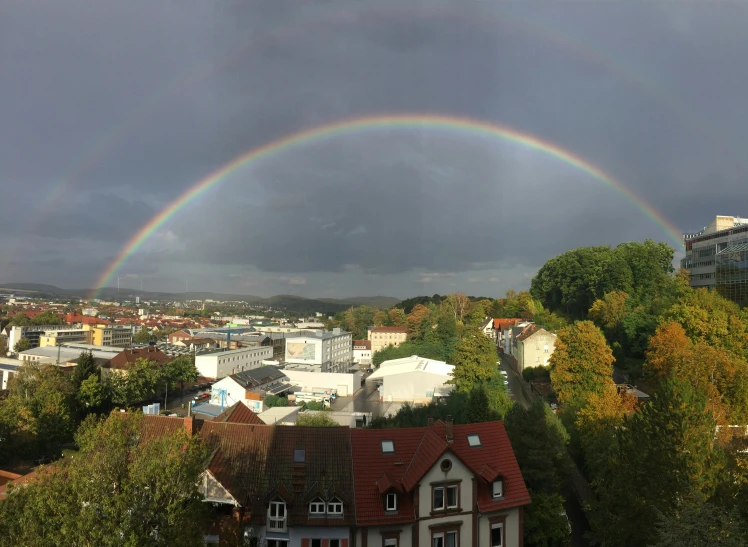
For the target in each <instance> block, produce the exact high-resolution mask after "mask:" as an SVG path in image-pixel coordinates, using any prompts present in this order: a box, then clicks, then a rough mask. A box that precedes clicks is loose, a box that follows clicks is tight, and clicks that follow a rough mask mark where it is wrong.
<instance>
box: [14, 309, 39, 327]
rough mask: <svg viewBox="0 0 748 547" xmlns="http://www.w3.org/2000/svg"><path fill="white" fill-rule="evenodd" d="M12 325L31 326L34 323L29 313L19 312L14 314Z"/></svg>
mask: <svg viewBox="0 0 748 547" xmlns="http://www.w3.org/2000/svg"><path fill="white" fill-rule="evenodd" d="M10 325H11V326H16V327H30V326H31V325H33V323H32V322H31V319H29V316H28V315H26V314H25V313H20V312H19V313H17V314H15V315H14V316H13V321H11V322H10Z"/></svg>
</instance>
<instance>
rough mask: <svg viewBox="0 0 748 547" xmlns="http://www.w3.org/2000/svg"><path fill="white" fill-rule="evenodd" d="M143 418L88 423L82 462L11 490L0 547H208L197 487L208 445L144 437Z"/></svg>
mask: <svg viewBox="0 0 748 547" xmlns="http://www.w3.org/2000/svg"><path fill="white" fill-rule="evenodd" d="M141 416H142V415H138V414H124V415H121V414H120V413H116V414H113V415H112V416H111V417H109V418H108V419H106V420H104V421H102V422H97V421H95V420H87V421H86V422H85V425H84V426H83V427H82V428H81V431H79V435H78V442H79V445H80V447H81V453H80V456H79V457H75V458H65V459H63V460H60V461H58V462H56V463H55V464H54V465H53V466H49V467H47V468H44V469H42V470H40V471H38V472H37V477H36V480H35V481H33V482H30V483H28V484H26V485H23V486H21V487H16V488H14V487H12V486H11V487H10V488H9V489H8V493H7V497H6V499H5V500H4V501H3V503H2V504H0V546H5V545H8V546H11V545H28V546H32V547H35V546H46V545H101V546H104V547H109V546H112V547H113V546H115V545H138V546H154V547H155V546H166V545H185V546H190V545H194V546H198V545H202V544H203V543H204V542H203V529H202V527H203V524H204V522H205V516H206V512H205V509H204V504H203V502H202V500H201V498H200V496H199V494H198V493H197V490H196V488H195V484H196V483H197V482H198V479H199V477H200V474H201V473H202V471H203V469H204V462H205V459H206V457H207V456H208V455H209V454H210V448H209V447H208V446H207V444H206V443H204V442H203V441H202V439H201V438H200V437H199V436H188V435H187V434H186V432H185V431H184V430H181V429H180V430H178V431H175V432H173V433H171V434H166V435H163V436H161V437H157V438H150V439H149V438H145V439H144V438H142V437H141V435H142V424H141V421H142V417H141ZM61 507H64V508H65V510H64V511H61V510H60V508H61Z"/></svg>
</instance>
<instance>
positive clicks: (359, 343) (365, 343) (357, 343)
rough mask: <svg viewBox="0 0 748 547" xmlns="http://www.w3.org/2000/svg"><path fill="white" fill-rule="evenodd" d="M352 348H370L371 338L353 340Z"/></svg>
mask: <svg viewBox="0 0 748 547" xmlns="http://www.w3.org/2000/svg"><path fill="white" fill-rule="evenodd" d="M353 349H371V340H354V341H353Z"/></svg>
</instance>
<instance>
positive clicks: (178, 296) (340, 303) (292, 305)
mask: <svg viewBox="0 0 748 547" xmlns="http://www.w3.org/2000/svg"><path fill="white" fill-rule="evenodd" d="M0 292H13V293H24V294H26V293H28V295H29V296H33V297H36V298H87V297H88V296H89V295H90V294H91V289H61V288H60V287H55V286H54V285H44V284H41V283H4V284H0ZM136 296H140V297H141V299H143V300H169V301H185V300H222V301H242V302H246V303H248V304H251V305H257V306H271V307H273V308H276V309H285V310H288V311H289V312H294V313H298V314H300V315H304V314H312V313H315V312H320V313H325V314H335V313H337V312H340V311H343V310H346V309H348V308H350V307H351V306H361V305H364V304H366V305H369V306H375V307H382V308H385V307H386V308H389V307H391V306H393V305H395V304H397V303H398V302H399V300H398V299H397V298H392V297H389V296H357V297H352V298H343V299H331V298H323V299H318V298H304V297H302V296H296V295H292V294H280V295H276V296H271V297H269V298H263V297H261V296H253V295H248V294H222V293H214V292H186V293H168V292H151V291H139V290H135V289H132V288H124V287H123V288H121V289H116V288H112V287H106V288H104V289H102V290H101V291H100V292H99V297H100V298H101V299H103V300H135V297H136Z"/></svg>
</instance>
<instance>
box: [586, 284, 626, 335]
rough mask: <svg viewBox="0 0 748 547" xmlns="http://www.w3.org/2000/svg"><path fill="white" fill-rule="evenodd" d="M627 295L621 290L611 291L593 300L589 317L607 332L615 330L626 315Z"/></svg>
mask: <svg viewBox="0 0 748 547" xmlns="http://www.w3.org/2000/svg"><path fill="white" fill-rule="evenodd" d="M628 297H629V295H627V294H626V293H625V292H623V291H611V292H609V293H606V295H605V296H604V297H603V298H602V299H599V300H595V302H594V303H593V304H592V307H591V308H590V311H589V315H590V319H592V321H594V322H595V324H596V325H597V326H598V327H600V328H601V329H604V330H605V331H607V332H615V331H617V330H618V329H619V328H620V326H621V322H622V321H623V318H624V317H625V316H626V312H627V309H626V299H627V298H628Z"/></svg>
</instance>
